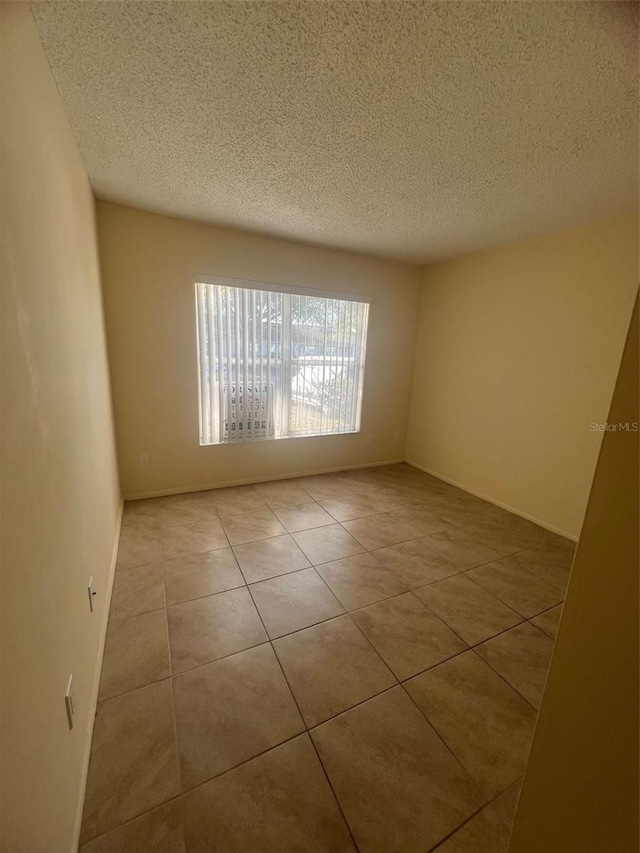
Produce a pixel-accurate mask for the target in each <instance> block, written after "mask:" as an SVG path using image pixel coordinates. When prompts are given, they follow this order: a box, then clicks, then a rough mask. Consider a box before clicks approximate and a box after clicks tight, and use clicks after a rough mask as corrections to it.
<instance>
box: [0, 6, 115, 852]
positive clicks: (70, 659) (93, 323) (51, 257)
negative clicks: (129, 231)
mask: <svg viewBox="0 0 640 853" xmlns="http://www.w3.org/2000/svg"><path fill="white" fill-rule="evenodd" d="M0 30H1V36H0V40H1V44H0V65H1V68H0V107H1V113H2V114H1V119H0V142H1V169H2V198H1V202H0V204H1V208H0V210H1V217H2V219H1V222H2V226H1V236H0V245H1V260H0V267H1V272H0V275H1V281H2V310H1V322H2V330H1V371H2V372H1V382H2V397H1V400H2V403H1V405H2V437H1V440H0V444H1V448H2V450H1V454H2V457H1V464H2V475H1V476H2V517H1V521H2V531H1V536H2V554H1V558H2V560H1V570H2V575H1V581H2V591H1V594H0V607H1V608H2V638H1V642H0V648H1V655H2V660H1V670H0V675H1V679H2V686H1V688H0V711H1V714H2V723H1V730H2V740H3V742H2V746H1V756H2V757H1V761H2V766H1V767H0V779H1V784H2V790H1V792H0V800H1V801H2V806H1V807H0V814H1V818H0V820H1V824H0V838H1V839H2V841H0V847H2V849H3V850H6V851H8V853H9V851H10V853H66V851H71V850H72V849H75V846H74V837H75V834H76V831H77V820H78V817H79V805H80V802H81V798H82V789H83V784H84V772H85V764H86V759H87V757H88V751H87V748H88V739H89V736H90V733H91V728H92V725H93V713H94V705H95V697H96V689H97V666H98V662H99V659H100V656H101V644H102V638H103V636H104V628H105V621H106V605H107V601H108V591H109V590H108V587H109V582H110V571H111V561H112V554H113V548H114V541H115V536H116V530H117V522H118V513H119V505H120V497H119V490H118V482H117V471H116V462H115V452H114V439H113V428H112V417H111V405H110V398H109V386H108V378H107V360H106V350H105V341H104V330H103V319H102V306H101V297H100V282H99V274H98V258H97V247H96V238H95V228H94V202H93V196H92V194H91V190H90V187H89V183H88V181H87V176H86V174H85V171H84V168H83V166H82V162H81V159H80V155H79V153H78V150H77V148H76V145H75V142H74V140H73V137H72V135H71V131H70V129H69V126H68V124H67V120H66V118H65V114H64V112H63V109H62V105H61V103H60V101H59V99H58V94H57V91H56V87H55V84H54V82H53V79H52V77H51V74H50V72H49V67H48V64H47V61H46V59H45V56H44V54H43V52H42V49H41V46H40V41H39V39H38V36H37V34H36V30H35V28H34V26H33V23H32V20H31V16H30V14H29V7H28V4H26V3H17V4H9V3H1V4H0ZM90 575H93V576H94V578H95V583H96V587H97V590H98V592H99V595H98V597H97V599H96V612H94V613H93V615H92V614H91V613H90V611H89V606H88V595H87V583H88V580H89V576H90ZM70 673H73V676H74V681H75V696H76V708H77V714H76V724H75V727H74V729H73V730H72V731H69V729H68V726H67V718H66V713H65V705H64V693H65V690H66V686H67V679H68V676H69V674H70Z"/></svg>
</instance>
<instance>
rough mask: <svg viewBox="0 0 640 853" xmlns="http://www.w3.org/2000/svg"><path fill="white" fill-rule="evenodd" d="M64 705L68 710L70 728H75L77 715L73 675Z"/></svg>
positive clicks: (70, 677) (70, 678)
mask: <svg viewBox="0 0 640 853" xmlns="http://www.w3.org/2000/svg"><path fill="white" fill-rule="evenodd" d="M64 704H65V707H66V709H67V720H68V722H69V728H70V729H72V728H73V718H74V716H75V713H76V703H75V699H74V696H73V675H70V676H69V683H68V684H67V692H66V693H65V694H64Z"/></svg>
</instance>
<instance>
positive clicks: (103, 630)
mask: <svg viewBox="0 0 640 853" xmlns="http://www.w3.org/2000/svg"><path fill="white" fill-rule="evenodd" d="M123 511H124V499H123V498H121V499H120V506H119V507H118V517H117V519H116V532H115V537H114V542H113V549H112V551H111V563H110V565H109V576H108V578H107V587H106V590H105V602H104V609H103V617H102V619H103V621H102V625H101V626H100V638H99V645H98V655H97V658H96V666H95V671H94V676H93V689H92V692H91V698H90V700H89V726H88V731H87V732H86V735H85V738H86V740H85V748H84V755H83V759H82V784H81V786H80V799H79V802H78V810H77V813H76V825H75V831H74V841H73V850H74V851H76V850H78V847H79V845H80V831H81V829H82V809H83V807H84V798H85V794H86V790H87V775H88V773H89V758H90V757H91V743H92V741H93V725H94V722H95V718H96V709H97V707H98V690H99V688H100V675H101V671H102V659H103V657H104V644H105V640H106V637H107V623H108V621H109V608H110V607H111V593H112V592H113V580H114V577H115V573H116V560H117V557H118V545H119V542H120V529H121V527H122V513H123Z"/></svg>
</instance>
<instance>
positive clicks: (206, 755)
mask: <svg viewBox="0 0 640 853" xmlns="http://www.w3.org/2000/svg"><path fill="white" fill-rule="evenodd" d="M173 698H174V703H175V712H176V726H177V730H178V746H179V750H180V766H181V772H182V789H183V790H188V789H189V788H193V787H194V786H196V785H199V784H201V783H202V782H204V781H206V780H207V779H211V778H212V777H213V776H217V775H219V774H220V773H224V771H225V770H229V769H230V768H231V767H235V766H236V765H237V764H240V763H241V762H243V761H247V759H249V758H253V757H254V756H256V755H259V754H260V753H261V752H265V751H266V750H267V749H270V748H271V747H272V746H276V744H278V743H282V741H284V740H288V739H289V738H291V737H293V736H294V735H296V734H299V733H300V732H301V731H303V730H304V723H303V721H302V717H301V716H300V713H299V712H298V709H297V707H296V703H295V702H294V699H293V696H292V695H291V691H290V690H289V687H288V686H287V682H286V681H285V679H284V676H283V674H282V670H281V669H280V665H279V664H278V661H277V659H276V656H275V654H274V652H273V649H272V648H271V645H270V644H269V643H265V644H264V645H262V646H257V647H256V648H255V649H249V650H248V651H244V652H239V653H238V654H236V655H231V657H227V658H225V659H224V660H219V661H215V662H214V663H210V664H206V665H205V666H201V667H198V668H197V669H192V670H191V671H190V672H186V673H185V674H184V675H179V676H177V677H176V678H174V679H173Z"/></svg>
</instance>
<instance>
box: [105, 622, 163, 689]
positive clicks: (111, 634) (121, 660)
mask: <svg viewBox="0 0 640 853" xmlns="http://www.w3.org/2000/svg"><path fill="white" fill-rule="evenodd" d="M168 677H169V646H168V643H167V614H166V611H165V610H153V611H151V612H150V613H141V614H139V615H138V616H130V617H129V618H128V619H119V620H116V621H115V622H110V623H109V627H108V628H107V638H106V641H105V648H104V658H103V660H102V675H101V678H100V691H99V694H98V700H99V701H100V702H102V701H104V700H105V699H109V698H111V697H112V696H117V695H119V694H120V693H127V692H128V691H129V690H135V689H136V688H138V687H144V685H145V684H150V683H151V682H152V681H160V680H161V679H163V678H168Z"/></svg>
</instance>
